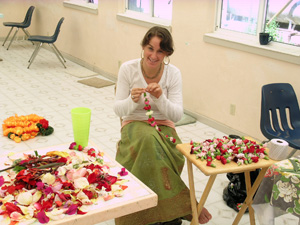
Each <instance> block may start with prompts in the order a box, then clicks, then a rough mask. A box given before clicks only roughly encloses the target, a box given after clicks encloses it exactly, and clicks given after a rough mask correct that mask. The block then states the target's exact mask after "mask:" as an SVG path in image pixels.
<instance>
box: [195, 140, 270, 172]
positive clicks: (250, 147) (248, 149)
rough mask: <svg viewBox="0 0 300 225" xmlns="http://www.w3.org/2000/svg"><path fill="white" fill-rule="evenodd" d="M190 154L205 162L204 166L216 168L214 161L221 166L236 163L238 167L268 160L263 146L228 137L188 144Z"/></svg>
mask: <svg viewBox="0 0 300 225" xmlns="http://www.w3.org/2000/svg"><path fill="white" fill-rule="evenodd" d="M190 144H191V145H192V147H191V151H190V153H191V154H195V155H196V157H197V158H198V159H201V160H206V162H207V163H206V165H207V166H211V167H216V166H215V164H213V161H214V160H220V161H221V163H222V164H227V163H230V162H231V161H234V162H236V163H237V164H238V165H243V164H249V163H252V162H254V163H256V162H258V160H259V159H269V158H268V156H267V152H266V145H265V144H257V143H256V142H255V141H251V140H249V139H246V138H241V139H234V138H230V137H226V136H225V137H223V138H214V139H207V140H205V141H203V142H198V143H197V142H193V141H191V143H190Z"/></svg>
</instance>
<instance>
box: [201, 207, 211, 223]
mask: <svg viewBox="0 0 300 225" xmlns="http://www.w3.org/2000/svg"><path fill="white" fill-rule="evenodd" d="M211 218H212V216H211V214H210V213H209V212H208V210H207V209H206V208H204V207H203V209H202V211H201V213H200V216H199V218H198V221H199V223H200V224H205V223H207V222H208V221H210V219H211Z"/></svg>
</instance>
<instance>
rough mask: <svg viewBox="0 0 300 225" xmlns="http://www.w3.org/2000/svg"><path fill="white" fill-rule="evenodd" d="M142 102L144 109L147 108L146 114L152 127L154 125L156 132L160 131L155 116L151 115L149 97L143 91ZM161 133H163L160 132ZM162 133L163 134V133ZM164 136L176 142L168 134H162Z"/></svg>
mask: <svg viewBox="0 0 300 225" xmlns="http://www.w3.org/2000/svg"><path fill="white" fill-rule="evenodd" d="M144 103H145V107H144V109H145V110H147V112H146V115H147V116H148V122H149V124H150V125H151V126H152V127H155V129H156V130H157V131H158V132H161V129H160V128H159V127H158V125H157V123H156V121H155V118H154V117H153V116H152V114H153V111H152V110H151V105H150V104H149V99H148V98H147V94H146V92H145V93H144ZM161 133H162V132H161ZM162 134H163V133H162ZM163 135H164V134H163ZM164 136H165V137H166V138H168V139H169V140H170V141H171V142H172V143H175V142H176V139H175V138H173V137H170V136H168V135H164Z"/></svg>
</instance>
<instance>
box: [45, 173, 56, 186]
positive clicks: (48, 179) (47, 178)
mask: <svg viewBox="0 0 300 225" xmlns="http://www.w3.org/2000/svg"><path fill="white" fill-rule="evenodd" d="M42 182H43V183H46V184H53V183H54V182H55V176H53V175H52V174H51V173H46V174H45V175H44V176H43V178H42Z"/></svg>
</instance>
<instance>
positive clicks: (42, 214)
mask: <svg viewBox="0 0 300 225" xmlns="http://www.w3.org/2000/svg"><path fill="white" fill-rule="evenodd" d="M37 219H38V220H39V222H40V223H48V222H49V220H50V219H49V217H47V216H46V214H45V212H44V211H43V210H42V211H40V212H39V213H38V214H37Z"/></svg>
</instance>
